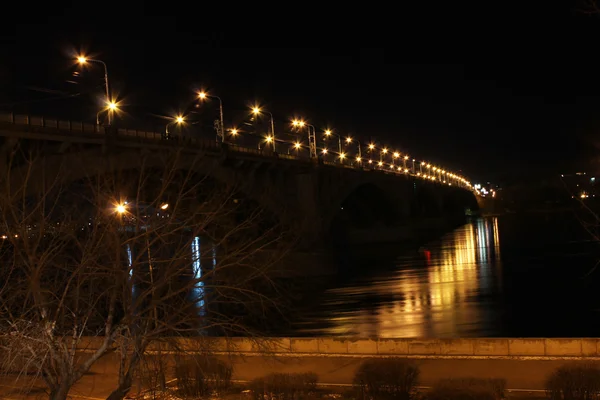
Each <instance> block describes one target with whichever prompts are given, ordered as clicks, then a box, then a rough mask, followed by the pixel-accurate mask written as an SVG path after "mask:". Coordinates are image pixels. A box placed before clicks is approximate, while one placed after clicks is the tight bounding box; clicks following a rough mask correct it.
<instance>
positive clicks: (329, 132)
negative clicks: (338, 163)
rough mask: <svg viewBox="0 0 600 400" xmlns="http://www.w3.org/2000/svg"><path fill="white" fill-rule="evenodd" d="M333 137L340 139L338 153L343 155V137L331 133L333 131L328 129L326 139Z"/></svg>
mask: <svg viewBox="0 0 600 400" xmlns="http://www.w3.org/2000/svg"><path fill="white" fill-rule="evenodd" d="M331 135H335V136H337V138H338V153H340V154H342V137H341V136H340V135H338V134H337V133H334V132H332V131H331V129H327V130H326V131H325V137H329V136H331Z"/></svg>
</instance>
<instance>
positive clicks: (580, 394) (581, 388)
mask: <svg viewBox="0 0 600 400" xmlns="http://www.w3.org/2000/svg"><path fill="white" fill-rule="evenodd" d="M599 393H600V369H599V368H598V367H597V366H595V365H593V364H579V365H577V364H573V365H563V366H561V367H559V368H557V369H556V370H555V371H554V372H553V373H552V374H551V375H550V376H549V377H548V379H547V380H546V394H547V396H548V398H549V399H550V400H597V399H600V394H599Z"/></svg>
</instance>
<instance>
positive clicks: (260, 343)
mask: <svg viewBox="0 0 600 400" xmlns="http://www.w3.org/2000/svg"><path fill="white" fill-rule="evenodd" d="M99 339H101V338H88V339H86V340H85V341H82V342H81V345H80V348H81V349H86V350H88V351H89V350H93V349H95V348H97V346H98V345H99ZM599 342H600V339H593V338H585V339H544V338H539V339H536V338H533V339H518V338H513V339H509V338H507V339H502V338H498V339H496V338H494V339H487V338H476V339H337V338H272V339H247V338H229V339H224V338H198V339H196V338H194V339H191V338H190V339H177V340H176V342H175V343H176V344H177V351H185V352H202V351H207V350H208V351H211V352H215V353H229V354H232V355H258V354H265V353H267V354H273V355H278V356H291V357H297V356H336V357H340V356H341V357H373V356H375V357H392V356H398V357H407V358H531V359H593V358H600V346H599V344H598V343H599ZM158 349H159V347H158V345H156V346H151V348H150V350H158ZM168 351H169V350H168Z"/></svg>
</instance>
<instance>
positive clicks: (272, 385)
mask: <svg viewBox="0 0 600 400" xmlns="http://www.w3.org/2000/svg"><path fill="white" fill-rule="evenodd" d="M317 381H318V377H317V374H314V373H312V372H308V373H303V374H270V375H267V376H265V377H263V378H258V379H255V380H253V381H252V382H251V383H250V389H251V390H252V394H253V397H254V399H255V400H263V399H265V398H268V399H276V400H298V399H304V398H306V397H308V396H309V395H310V394H312V393H314V391H315V390H316V388H317Z"/></svg>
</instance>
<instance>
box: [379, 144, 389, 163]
mask: <svg viewBox="0 0 600 400" xmlns="http://www.w3.org/2000/svg"><path fill="white" fill-rule="evenodd" d="M387 153H388V149H387V148H385V147H384V148H383V149H381V153H379V166H380V167H382V166H383V156H384V155H385V154H387Z"/></svg>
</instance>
